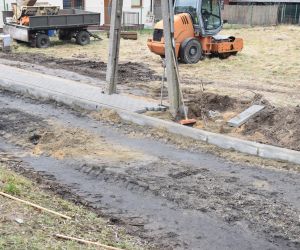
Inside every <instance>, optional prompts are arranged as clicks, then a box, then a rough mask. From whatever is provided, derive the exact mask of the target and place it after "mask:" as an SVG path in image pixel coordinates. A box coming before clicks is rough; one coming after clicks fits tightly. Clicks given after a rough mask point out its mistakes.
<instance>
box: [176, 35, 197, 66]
mask: <svg viewBox="0 0 300 250" xmlns="http://www.w3.org/2000/svg"><path fill="white" fill-rule="evenodd" d="M179 56H180V59H181V61H182V62H183V63H186V64H194V63H197V62H199V60H202V59H203V52H202V47H201V44H200V42H199V41H198V40H197V39H195V38H187V39H186V40H184V41H183V43H182V44H181V47H180V50H179Z"/></svg>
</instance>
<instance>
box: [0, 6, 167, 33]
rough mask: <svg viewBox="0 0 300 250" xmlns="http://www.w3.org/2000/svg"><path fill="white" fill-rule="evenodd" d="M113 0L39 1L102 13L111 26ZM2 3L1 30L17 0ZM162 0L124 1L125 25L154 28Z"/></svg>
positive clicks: (102, 23)
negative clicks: (4, 11)
mask: <svg viewBox="0 0 300 250" xmlns="http://www.w3.org/2000/svg"><path fill="white" fill-rule="evenodd" d="M0 1H1V0H0ZM111 1H112V0H38V2H40V3H42V2H44V3H45V2H48V3H50V4H51V5H58V6H60V7H61V8H64V9H69V8H75V9H83V10H87V11H94V12H100V13H101V25H109V23H110V10H111ZM3 2H5V3H6V4H5V6H4V4H1V2H0V12H1V13H0V28H1V27H2V26H3V22H2V11H3V10H11V3H15V2H16V0H5V1H3ZM160 6H161V0H123V23H124V24H127V25H143V26H145V27H152V26H153V24H154V22H155V21H157V20H160V19H161V17H162V16H161V7H160Z"/></svg>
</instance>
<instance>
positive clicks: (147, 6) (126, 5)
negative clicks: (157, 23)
mask: <svg viewBox="0 0 300 250" xmlns="http://www.w3.org/2000/svg"><path fill="white" fill-rule="evenodd" d="M150 10H151V0H143V5H142V7H140V8H138V7H137V8H136V7H134V8H132V7H131V0H124V1H123V11H129V12H138V13H139V14H140V15H139V16H140V23H141V24H148V22H149V14H150Z"/></svg>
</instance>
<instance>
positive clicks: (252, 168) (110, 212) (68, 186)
mask: <svg viewBox="0 0 300 250" xmlns="http://www.w3.org/2000/svg"><path fill="white" fill-rule="evenodd" d="M0 107H1V108H0V112H1V114H0V124H1V127H0V133H1V137H0V150H1V155H0V157H1V190H3V191H6V192H8V191H9V192H12V193H13V194H14V195H16V196H18V197H23V198H25V199H27V200H31V201H34V202H37V203H39V204H40V205H44V206H48V207H50V208H52V209H56V210H57V211H59V212H62V213H65V214H67V215H69V216H72V217H74V218H75V220H74V222H68V223H67V224H65V223H63V222H61V223H62V225H61V223H60V222H59V220H60V219H58V218H56V219H55V218H53V219H52V217H51V216H50V218H49V217H46V215H42V214H40V212H39V213H38V212H34V214H33V215H35V214H36V216H37V217H36V216H33V215H32V214H31V215H28V213H29V211H28V209H30V208H26V209H25V208H24V207H23V206H22V205H20V204H18V205H17V206H16V204H10V201H8V200H6V199H4V198H1V207H0V209H1V220H2V221H1V227H0V230H1V234H2V235H4V237H2V238H1V241H0V242H1V244H2V246H4V248H5V249H10V246H13V245H11V244H12V242H17V243H19V244H20V245H21V246H23V245H22V244H24V242H26V244H27V246H29V247H32V246H34V244H40V243H39V239H40V240H43V239H45V238H46V237H47V235H50V236H49V237H50V238H49V239H48V240H49V241H47V242H48V243H49V244H50V242H51V244H55V245H56V246H57V247H59V246H66V245H64V243H63V242H61V241H58V240H57V239H54V237H53V234H54V233H62V234H68V235H70V236H75V237H78V236H80V237H81V238H86V239H88V240H93V241H100V242H101V241H102V242H103V241H104V242H106V243H107V242H108V243H110V244H114V245H116V246H120V247H122V248H125V249H134V248H138V249H220V248H222V249H299V246H300V241H299V234H300V231H299V230H300V227H299V210H300V203H299V202H300V198H299V184H300V183H299V180H300V178H299V169H300V167H299V166H298V165H293V164H288V163H284V162H283V163H280V162H275V161H270V160H263V159H260V158H256V157H251V156H246V155H242V154H238V153H235V152H232V151H224V150H220V149H217V148H216V147H213V146H209V145H207V144H202V143H200V142H196V141H193V140H189V139H186V138H183V137H180V136H176V135H170V134H168V133H166V132H165V131H159V130H154V129H151V128H145V127H142V126H138V125H134V124H131V123H126V122H124V121H122V120H121V119H120V118H119V117H118V115H117V113H115V112H113V111H110V110H103V111H101V112H87V111H83V110H70V109H69V108H67V107H64V106H61V105H60V104H57V103H53V102H48V103H46V102H44V103H42V102H40V101H37V100H32V99H28V98H25V97H22V96H20V95H17V94H13V93H9V92H5V91H2V92H1V94H0ZM116 152H117V154H116ZM2 171H3V172H2ZM10 171H15V172H18V173H20V174H22V175H25V176H27V177H29V178H30V179H31V181H32V182H33V184H31V183H30V182H29V181H28V180H24V178H22V177H19V176H17V175H16V174H13V173H12V172H10ZM10 175H11V176H12V177H10ZM43 189H46V190H44V191H41V190H43ZM45 192H46V193H45ZM59 196H60V197H62V198H64V199H66V200H69V201H70V202H71V203H68V202H63V201H61V200H60V198H59ZM44 197H48V201H47V200H45V199H46V198H44ZM49 197H51V199H53V202H51V203H49ZM72 203H73V205H72ZM74 204H77V205H78V204H82V205H83V206H84V207H85V209H90V210H91V211H92V212H91V213H90V212H87V211H86V210H84V208H83V207H82V208H78V207H77V208H76V207H74V206H75V205H74ZM12 205H13V209H10V208H9V207H10V206H12ZM96 214H98V215H100V216H101V217H104V218H105V219H104V221H108V222H106V223H104V222H101V223H100V221H101V220H103V219H100V218H99V224H98V219H93V218H95V216H96ZM16 218H22V219H23V220H24V224H21V225H18V223H16V222H14V220H15V219H16ZM91 218H92V219H91ZM107 223H108V224H107ZM111 224H114V226H113V227H110V226H109V225H111ZM33 225H34V226H33ZM58 225H61V226H58ZM107 227H108V229H107V230H108V231H107V232H106V231H105V230H106V228H107ZM12 232H14V233H12ZM22 232H24V233H23V235H25V236H26V237H24V238H22ZM79 232H80V233H79ZM98 232H99V233H98ZM101 232H102V233H101ZM120 232H122V233H120ZM114 233H115V235H114ZM12 235H15V237H17V238H14V237H13V236H12ZM27 236H28V237H27ZM111 238H112V239H111ZM110 239H111V241H110ZM53 242H54V243H53ZM48 243H47V244H48ZM69 244H75V243H69ZM37 246H39V245H37ZM71 246H72V245H71Z"/></svg>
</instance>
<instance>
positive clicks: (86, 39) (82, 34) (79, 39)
mask: <svg viewBox="0 0 300 250" xmlns="http://www.w3.org/2000/svg"><path fill="white" fill-rule="evenodd" d="M90 41H91V38H90V34H89V33H88V32H87V31H85V30H82V31H79V32H78V33H77V35H76V43H77V44H79V45H87V44H89V43H90Z"/></svg>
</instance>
